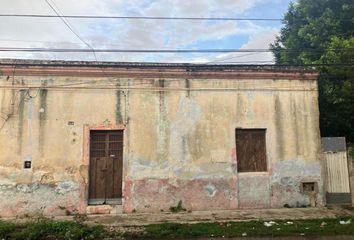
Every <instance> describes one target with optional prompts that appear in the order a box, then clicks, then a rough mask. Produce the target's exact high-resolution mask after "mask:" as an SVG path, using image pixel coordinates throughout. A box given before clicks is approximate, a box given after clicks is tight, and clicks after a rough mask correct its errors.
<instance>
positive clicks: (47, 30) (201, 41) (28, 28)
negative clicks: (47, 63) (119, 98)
mask: <svg viewBox="0 0 354 240" xmlns="http://www.w3.org/2000/svg"><path fill="white" fill-rule="evenodd" d="M48 1H49V2H50V3H51V4H52V5H53V6H54V7H55V8H56V9H57V10H59V11H60V12H61V13H62V14H64V15H115V16H159V17H233V18H282V17H283V15H284V14H285V12H286V10H287V8H288V5H289V2H290V1H289V0H130V1H127V0H85V1H78V0H48ZM0 13H2V14H54V13H53V11H52V9H51V8H50V7H49V5H48V4H47V3H46V1H45V0H31V1H28V0H3V1H2V3H1V9H0ZM69 22H70V25H71V26H72V27H73V28H74V29H75V31H76V32H77V33H78V34H79V35H80V37H81V38H82V39H84V40H85V41H86V42H88V43H89V44H90V45H91V46H92V47H93V48H119V49H188V48H193V49H211V48H232V49H238V48H240V49H247V48H268V46H269V44H270V43H271V42H273V41H274V39H275V36H276V35H277V34H278V33H279V30H280V28H281V26H282V25H281V23H280V22H272V21H265V22H262V21H187V20H183V21H181V20H179V21H170V20H164V21H160V20H110V19H106V20H97V19H90V20H87V19H86V20H77V19H69ZM0 46H1V47H50V48H87V46H85V44H84V43H83V42H82V41H80V39H78V38H77V37H76V36H75V35H74V34H73V33H72V32H70V31H69V29H68V28H67V27H66V26H65V24H64V23H63V22H62V21H61V20H60V19H28V18H25V19H17V18H16V19H15V18H2V19H1V21H0ZM0 57H1V58H37V59H52V60H55V59H66V60H94V59H95V58H94V56H93V54H92V53H72V54H68V53H65V54H63V53H36V54H33V53H26V54H24V53H0ZM97 58H98V60H102V61H154V62H155V61H156V62H195V63H207V62H226V61H227V62H230V61H235V62H245V63H248V62H252V61H253V62H254V61H272V59H273V57H272V55H271V54H270V53H262V54H245V53H213V54H140V53H138V54H137V53H136V54H132V53H125V54H122V53H110V54H108V53H107V54H105V53H98V54H97ZM224 59H225V60H224Z"/></svg>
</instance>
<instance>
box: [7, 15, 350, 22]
mask: <svg viewBox="0 0 354 240" xmlns="http://www.w3.org/2000/svg"><path fill="white" fill-rule="evenodd" d="M0 17H17V18H57V17H58V16H56V15H50V14H0ZM61 17H64V18H72V19H140V20H191V21H272V22H274V21H276V22H279V21H284V19H282V18H236V17H158V16H104V15H61ZM300 20H303V21H308V19H306V18H303V19H300ZM336 20H338V21H343V22H351V21H352V19H351V18H337V19H336Z"/></svg>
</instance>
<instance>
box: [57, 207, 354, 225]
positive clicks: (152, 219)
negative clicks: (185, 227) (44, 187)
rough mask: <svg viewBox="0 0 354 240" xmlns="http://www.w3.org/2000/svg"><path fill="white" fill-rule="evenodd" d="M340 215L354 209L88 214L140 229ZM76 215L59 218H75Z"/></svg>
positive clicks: (96, 219)
mask: <svg viewBox="0 0 354 240" xmlns="http://www.w3.org/2000/svg"><path fill="white" fill-rule="evenodd" d="M337 216H354V208H341V207H335V208H282V209H247V210H233V211H229V210H228V211H196V212H181V213H167V212H165V213H153V214H152V213H131V214H116V215H113V214H109V215H99V214H97V215H88V220H87V223H89V224H90V223H92V224H102V225H105V226H112V227H139V226H144V225H148V224H154V223H164V222H174V223H197V222H228V221H233V222H237V221H249V220H265V221H266V220H282V219H283V220H286V219H289V220H290V219H291V220H296V219H318V218H335V217H337ZM71 218H72V216H62V217H55V219H58V220H59V219H71Z"/></svg>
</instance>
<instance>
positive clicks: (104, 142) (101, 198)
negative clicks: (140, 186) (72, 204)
mask: <svg viewBox="0 0 354 240" xmlns="http://www.w3.org/2000/svg"><path fill="white" fill-rule="evenodd" d="M122 173H123V131H121V130H119V131H91V133H90V183H89V204H120V203H121V198H122Z"/></svg>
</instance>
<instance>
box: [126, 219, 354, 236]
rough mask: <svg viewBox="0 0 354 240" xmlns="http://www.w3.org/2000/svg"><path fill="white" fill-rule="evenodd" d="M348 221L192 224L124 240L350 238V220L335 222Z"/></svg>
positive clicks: (153, 228) (150, 229)
mask: <svg viewBox="0 0 354 240" xmlns="http://www.w3.org/2000/svg"><path fill="white" fill-rule="evenodd" d="M349 219H350V218H349V217H343V218H338V219H314V220H294V221H284V220H281V221H274V222H275V224H273V225H272V226H270V227H267V226H265V225H264V221H249V222H227V223H196V224H178V223H163V224H152V225H148V226H146V228H145V231H144V232H142V233H125V234H124V236H125V237H126V238H128V239H173V238H187V237H188V238H193V237H225V238H227V237H241V236H243V235H244V236H245V234H246V236H255V237H256V236H258V237H265V236H267V237H271V236H272V237H276V236H331V235H353V234H354V221H353V220H354V219H351V222H350V224H345V225H344V224H340V223H339V221H340V220H343V221H348V220H349Z"/></svg>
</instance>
